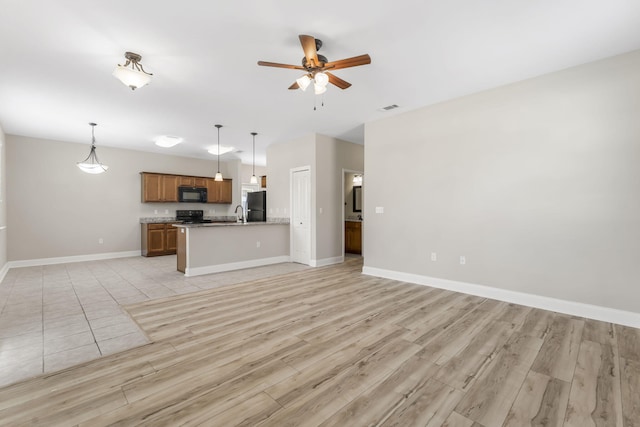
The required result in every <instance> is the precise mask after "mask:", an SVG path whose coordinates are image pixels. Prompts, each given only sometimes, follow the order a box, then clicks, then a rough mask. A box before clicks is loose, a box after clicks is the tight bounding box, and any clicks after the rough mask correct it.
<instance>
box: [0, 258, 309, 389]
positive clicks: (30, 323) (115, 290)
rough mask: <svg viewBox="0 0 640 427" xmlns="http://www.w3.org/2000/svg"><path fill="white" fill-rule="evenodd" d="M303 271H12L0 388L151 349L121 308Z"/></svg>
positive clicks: (155, 264) (108, 266)
mask: <svg viewBox="0 0 640 427" xmlns="http://www.w3.org/2000/svg"><path fill="white" fill-rule="evenodd" d="M305 268H308V267H307V266H304V265H301V264H294V263H284V264H276V265H272V266H265V267H257V268H251V269H246V270H238V271H231V272H226V273H218V274H210V275H206V276H198V277H184V275H183V274H182V273H180V272H178V271H176V257H175V256H163V257H156V258H144V257H132V258H120V259H113V260H104V261H90V262H80V263H70V264H57V265H48V266H39V267H24V268H14V269H11V270H9V272H8V273H7V275H6V277H5V278H4V280H3V281H2V283H0V387H1V386H4V385H8V384H11V383H14V382H17V381H20V380H23V379H26V378H29V377H32V376H35V375H39V374H41V373H43V372H52V371H57V370H60V369H64V368H67V367H69V366H73V365H76V364H78V363H82V362H86V361H88V360H92V359H95V358H98V357H100V356H104V355H107V354H111V353H117V352H120V351H123V350H126V349H129V348H133V347H137V346H139V345H142V344H145V343H147V342H148V340H147V337H146V336H145V335H144V334H143V333H142V331H141V330H140V329H139V328H138V326H137V325H136V324H135V323H134V322H133V320H131V318H130V317H129V315H128V314H127V312H126V311H125V310H124V309H123V308H122V306H123V305H126V304H133V303H137V302H141V301H147V300H150V299H155V298H162V297H167V296H172V295H178V294H184V293H188V292H195V291H200V290H203V289H211V288H215V287H218V286H223V285H228V284H232V283H240V282H246V281H248V280H254V279H259V278H263V277H270V276H274V275H278V274H284V273H288V272H292V271H300V270H303V269H305Z"/></svg>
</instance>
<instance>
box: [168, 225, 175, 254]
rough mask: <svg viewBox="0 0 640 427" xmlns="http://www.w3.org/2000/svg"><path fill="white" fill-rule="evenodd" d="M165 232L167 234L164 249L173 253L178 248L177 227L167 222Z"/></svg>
mask: <svg viewBox="0 0 640 427" xmlns="http://www.w3.org/2000/svg"><path fill="white" fill-rule="evenodd" d="M165 234H166V236H167V241H166V245H165V249H166V251H167V253H172V254H175V253H176V249H177V248H178V229H177V228H176V227H174V226H173V225H171V224H167V229H166V231H165Z"/></svg>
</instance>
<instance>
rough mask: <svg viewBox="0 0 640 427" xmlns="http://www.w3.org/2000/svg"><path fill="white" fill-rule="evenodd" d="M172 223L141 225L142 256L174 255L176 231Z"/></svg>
mask: <svg viewBox="0 0 640 427" xmlns="http://www.w3.org/2000/svg"><path fill="white" fill-rule="evenodd" d="M172 224H175V223H174V222H162V223H153V224H141V226H142V230H141V236H142V245H141V246H142V256H158V255H172V254H175V253H176V248H177V246H178V245H177V231H178V229H177V228H176V227H174V226H173V225H172Z"/></svg>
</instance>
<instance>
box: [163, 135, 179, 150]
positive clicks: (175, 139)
mask: <svg viewBox="0 0 640 427" xmlns="http://www.w3.org/2000/svg"><path fill="white" fill-rule="evenodd" d="M182 141H184V140H183V139H182V138H180V137H179V136H171V135H160V136H159V137H157V138H156V145H157V146H158V147H163V148H169V147H173V146H174V145H178V144H180V143H181V142H182Z"/></svg>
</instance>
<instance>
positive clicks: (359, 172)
mask: <svg viewBox="0 0 640 427" xmlns="http://www.w3.org/2000/svg"><path fill="white" fill-rule="evenodd" d="M348 173H355V174H360V175H362V189H363V191H362V207H363V208H364V172H363V171H357V170H354V169H345V168H342V191H341V192H342V200H341V201H340V206H342V223H341V224H340V225H341V229H342V231H341V234H342V259H344V257H345V255H346V252H345V251H344V239H345V236H344V223H345V221H346V220H347V217H346V216H345V214H344V203H345V200H346V199H345V197H346V194H345V193H344V185H345V180H344V177H345V175H346V174H348ZM363 211H364V209H363ZM361 214H362V213H361ZM363 216H364V215H363ZM362 228H363V229H364V227H362ZM361 256H363V257H364V230H363V232H362V253H361Z"/></svg>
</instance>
